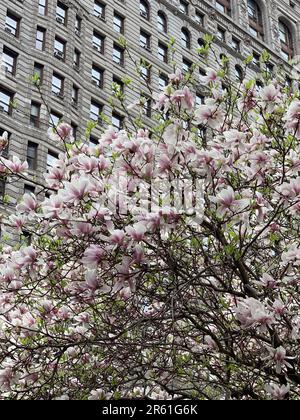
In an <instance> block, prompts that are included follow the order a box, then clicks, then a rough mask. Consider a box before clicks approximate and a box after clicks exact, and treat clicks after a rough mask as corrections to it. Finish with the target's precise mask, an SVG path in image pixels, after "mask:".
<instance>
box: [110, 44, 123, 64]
mask: <svg viewBox="0 0 300 420" xmlns="http://www.w3.org/2000/svg"><path fill="white" fill-rule="evenodd" d="M113 61H114V63H117V64H119V65H120V66H124V63H125V52H124V49H123V48H122V47H120V46H119V45H117V44H114V49H113Z"/></svg>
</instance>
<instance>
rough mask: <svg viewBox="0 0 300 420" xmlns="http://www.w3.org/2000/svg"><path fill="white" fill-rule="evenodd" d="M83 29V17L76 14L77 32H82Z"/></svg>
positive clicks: (78, 33)
mask: <svg viewBox="0 0 300 420" xmlns="http://www.w3.org/2000/svg"><path fill="white" fill-rule="evenodd" d="M81 29H82V19H81V17H80V16H78V15H76V18H75V33H76V35H80V34H81Z"/></svg>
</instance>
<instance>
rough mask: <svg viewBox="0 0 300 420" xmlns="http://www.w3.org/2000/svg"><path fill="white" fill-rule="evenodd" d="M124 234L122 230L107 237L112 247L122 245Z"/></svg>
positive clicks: (115, 231) (114, 231)
mask: <svg viewBox="0 0 300 420" xmlns="http://www.w3.org/2000/svg"><path fill="white" fill-rule="evenodd" d="M124 240H125V232H124V231H123V230H113V231H112V232H111V235H110V237H109V242H110V243H111V244H114V245H118V246H122V245H124Z"/></svg>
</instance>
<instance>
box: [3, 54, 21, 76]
mask: <svg viewBox="0 0 300 420" xmlns="http://www.w3.org/2000/svg"><path fill="white" fill-rule="evenodd" d="M17 57H18V54H17V53H16V52H14V51H12V50H10V49H9V48H7V47H4V48H3V55H2V64H3V65H4V68H5V71H6V72H7V73H9V74H11V75H13V76H14V75H15V74H16V69H17Z"/></svg>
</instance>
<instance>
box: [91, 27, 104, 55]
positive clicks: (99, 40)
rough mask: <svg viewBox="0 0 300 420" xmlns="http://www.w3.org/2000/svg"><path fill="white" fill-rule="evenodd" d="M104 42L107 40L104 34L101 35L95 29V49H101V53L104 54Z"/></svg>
mask: <svg viewBox="0 0 300 420" xmlns="http://www.w3.org/2000/svg"><path fill="white" fill-rule="evenodd" d="M104 42H105V37H104V36H103V35H100V34H99V33H98V32H96V31H94V34H93V47H94V49H95V50H97V51H99V52H100V53H101V54H104Z"/></svg>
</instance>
